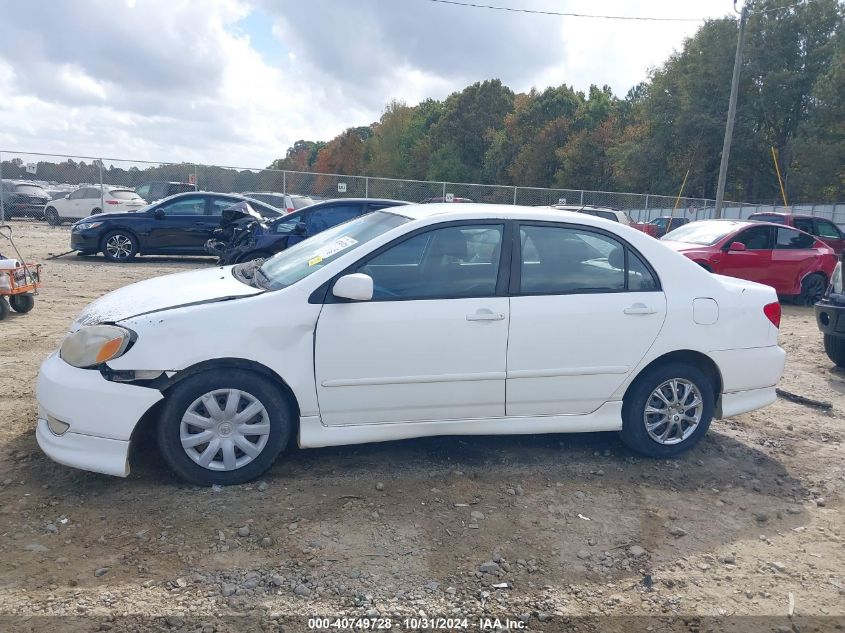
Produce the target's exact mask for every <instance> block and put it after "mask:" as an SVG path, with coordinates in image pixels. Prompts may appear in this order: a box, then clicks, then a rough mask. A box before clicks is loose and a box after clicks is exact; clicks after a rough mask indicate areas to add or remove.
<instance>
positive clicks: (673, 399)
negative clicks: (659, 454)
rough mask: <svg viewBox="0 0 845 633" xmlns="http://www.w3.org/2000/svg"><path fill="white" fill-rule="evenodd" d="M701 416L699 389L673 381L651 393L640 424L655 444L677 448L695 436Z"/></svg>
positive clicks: (691, 384) (676, 379)
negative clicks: (676, 446)
mask: <svg viewBox="0 0 845 633" xmlns="http://www.w3.org/2000/svg"><path fill="white" fill-rule="evenodd" d="M703 412H704V402H703V401H702V399H701V392H700V391H699V390H698V387H696V386H695V385H694V384H693V383H691V382H690V381H689V380H684V379H683V378H673V379H672V380H667V381H666V382H664V383H662V384H661V385H660V386H658V387H657V389H655V390H654V391H652V392H651V396H649V398H648V400H647V401H646V405H645V411H644V412H643V422H644V423H645V428H646V431H647V432H648V434H649V436H650V437H651V439H653V440H654V441H655V442H657V443H658V444H667V445H670V444H680V443H681V442H683V441H684V440H685V439H687V438H688V437H689V436H690V435H692V434H693V433H694V432H695V429H696V428H697V427H698V423H699V422H701V414H702V413H703Z"/></svg>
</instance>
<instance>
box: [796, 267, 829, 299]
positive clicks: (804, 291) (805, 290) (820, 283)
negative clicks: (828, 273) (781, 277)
mask: <svg viewBox="0 0 845 633" xmlns="http://www.w3.org/2000/svg"><path fill="white" fill-rule="evenodd" d="M826 287H827V280H826V279H825V277H824V275H822V274H821V273H813V274H812V275H807V276H806V277H804V280H803V281H802V282H801V294H800V295H798V302H799V303H800V304H801V305H805V306H811V305H815V303H816V302H817V301H819V300H821V298H822V297H823V296H824V291H825V288H826Z"/></svg>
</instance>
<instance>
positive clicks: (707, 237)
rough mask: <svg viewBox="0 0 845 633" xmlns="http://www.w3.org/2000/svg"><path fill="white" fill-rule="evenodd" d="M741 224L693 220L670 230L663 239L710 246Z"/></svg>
mask: <svg viewBox="0 0 845 633" xmlns="http://www.w3.org/2000/svg"><path fill="white" fill-rule="evenodd" d="M740 226H741V223H739V222H723V221H721V220H716V221H715V222H691V223H689V224H685V225H684V226H681V227H678V228H677V229H675V230H674V231H669V232H668V233H667V234H666V235H664V236H663V237H662V238H660V239H662V240H666V241H670V242H685V243H687V244H701V245H702V246H710V245H712V244H715V243H716V242H718V241H719V240H720V239H722V238H723V237H725V236H726V235H727V234H728V233H733V232H734V231H736V230H737V229H738V228H739V227H740Z"/></svg>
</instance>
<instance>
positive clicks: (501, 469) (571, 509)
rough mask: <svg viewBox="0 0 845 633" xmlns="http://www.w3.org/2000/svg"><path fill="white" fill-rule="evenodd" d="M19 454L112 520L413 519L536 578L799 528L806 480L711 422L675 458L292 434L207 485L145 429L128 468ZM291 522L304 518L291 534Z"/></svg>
mask: <svg viewBox="0 0 845 633" xmlns="http://www.w3.org/2000/svg"><path fill="white" fill-rule="evenodd" d="M21 454H23V455H26V456H27V457H26V458H25V460H24V462H23V463H18V464H17V465H16V467H15V471H16V474H15V477H16V478H25V479H26V481H27V486H26V489H27V492H28V493H29V494H31V495H32V496H33V497H34V499H33V500H34V501H36V502H37V501H39V499H38V497H39V496H40V497H44V498H47V495H49V498H52V499H61V500H63V501H67V502H68V503H73V502H74V500H79V499H83V500H84V502H85V504H86V507H88V508H89V510H91V509H96V510H97V511H98V512H102V514H103V515H104V516H105V515H109V516H111V515H114V516H115V517H116V518H115V520H120V519H119V517H120V516H121V513H122V514H123V516H124V517H125V515H126V513H129V514H131V515H132V516H137V517H138V522H140V523H144V524H145V525H146V524H148V523H151V524H153V525H156V524H158V523H161V524H166V525H173V524H179V523H184V522H188V523H190V524H191V525H192V527H191V529H192V530H194V529H196V530H199V532H200V533H203V534H204V533H206V532H208V533H211V530H213V529H219V526H220V525H235V526H237V525H242V524H243V522H245V521H249V522H250V523H251V524H252V526H253V531H254V532H255V533H256V534H266V535H271V536H272V538H273V540H274V543H276V545H277V546H278V547H279V548H281V550H282V552H284V549H285V548H287V547H290V548H293V549H295V548H297V547H300V546H301V543H302V540H303V539H304V538H306V536H307V535H313V537H315V538H320V535H321V534H326V533H338V534H344V535H345V536H344V538H346V539H349V540H350V541H355V540H356V539H357V540H359V541H362V542H363V541H367V542H368V545H367V546H366V547H367V548H368V549H367V551H372V548H374V547H378V548H382V549H384V550H385V551H386V552H387V553H388V554H390V553H391V552H392V548H399V547H402V548H405V550H407V547H408V543H406V542H405V543H403V540H402V537H401V536H398V535H403V534H408V533H412V534H413V536H412V537H409V538H411V541H412V542H413V546H414V547H418V546H419V545H420V543H434V544H439V545H441V546H439V547H438V546H431V548H430V551H429V553H428V554H427V558H425V560H426V561H427V562H426V564H427V565H429V566H431V568H432V569H440V570H443V569H454V571H455V573H463V572H462V571H461V570H462V569H463V567H462V565H464V563H462V560H463V559H465V556H464V555H463V554H462V555H461V556H457V555H456V552H457V551H458V550H460V551H461V552H463V550H462V549H461V548H467V547H468V544H469V543H471V544H472V547H473V549H474V550H477V551H478V552H479V553H478V554H476V556H479V557H484V556H487V557H489V555H490V554H489V552H492V551H503V554H504V555H506V556H507V557H508V558H509V559H510V560H515V559H518V558H522V559H534V558H536V559H538V560H540V564H539V565H538V570H539V571H538V573H537V576H536V580H537V581H541V580H543V579H544V581H545V582H561V581H568V582H572V581H577V580H578V579H581V580H583V579H584V578H587V577H594V578H608V577H615V578H619V579H624V578H629V579H631V580H630V582H635V583H636V582H640V579H641V578H642V574H643V573H647V571H648V570H649V569H651V568H652V567H653V566H657V565H659V564H661V563H668V562H672V561H678V560H680V561H683V560H685V559H686V558H687V557H689V556H693V555H697V554H705V555H706V556H707V557H709V558H708V560H709V563H710V564H713V565H718V564H719V561H717V559H716V557H717V556H721V554H720V553H724V552H728V553H730V552H741V551H742V550H741V545H740V543H741V542H742V541H748V540H757V539H765V538H767V537H766V536H765V534H766V533H767V532H772V533H774V532H783V531H786V530H790V529H794V528H799V529H801V528H800V527H799V526H801V525H804V524H806V523H807V521H808V515H807V512H806V510H805V509H804V508H803V503H804V501H805V500H806V499H807V498H809V492H808V490H807V488H805V485H804V483H803V482H802V481H801V480H799V479H797V478H795V477H794V476H793V475H792V474H791V473H790V472H789V471H788V470H787V469H786V467H785V466H784V465H783V464H782V463H780V462H779V461H778V460H777V459H775V458H774V457H772V456H770V455H767V454H766V453H764V452H763V451H761V450H759V449H757V448H755V447H753V446H750V445H748V444H745V443H743V442H741V441H738V440H736V439H735V438H733V437H731V436H729V435H726V434H723V433H719V432H718V431H711V432H710V433H709V434H708V435H707V436H706V437H705V438H704V440H703V441H702V442H701V443H700V444H699V445H698V446H697V447H695V448H694V449H692V450H690V451H689V452H687V453H684V454H682V455H680V456H678V457H676V458H673V459H647V458H642V457H640V456H638V455H635V454H634V453H632V452H631V451H630V450H629V449H627V448H626V447H625V446H624V445H623V444H622V443H621V442H620V441H619V439H618V436H617V435H616V434H614V433H584V434H570V435H560V434H557V435H555V434H551V435H521V436H448V437H433V438H421V439H413V440H403V441H396V442H385V443H378V444H365V445H356V446H344V447H332V448H321V449H307V450H303V449H298V448H295V447H294V448H289V449H288V450H286V451H285V452H284V453H283V454H282V455H281V456H280V458H279V460H278V462H277V463H276V464H275V465H274V466H273V468H271V470H270V471H269V472H268V473H266V474H265V476H264V477H262V480H263V481H264V482H267V486H266V491H265V492H261V490H262V489H261V488H259V487H258V486H257V483H256V482H253V483H250V484H245V485H243V486H232V487H227V488H219V487H215V488H213V489H212V488H210V487H209V488H198V487H195V486H190V485H186V484H184V483H181V482H179V481H177V480H176V479H175V478H174V476H173V475H172V474H171V473H170V471H169V470H168V469H167V468H166V467H165V465H164V463H163V461H162V460H161V458H160V456H159V453H158V450H157V448H156V446H155V442H154V441H153V439H152V438H151V437H149V436H147V437H141V438H139V440H138V442H137V444H136V446H135V450H134V451H133V460H134V461H133V464H132V468H133V471H132V474H131V475H130V477H129V478H128V479H120V478H115V477H108V476H103V475H97V474H93V473H87V472H83V471H78V470H74V469H71V468H66V467H64V466H61V465H58V464H55V463H53V462H51V461H50V460H49V459H48V458H47V457H46V456H44V455H43V454H41V452H40V450H39V449H38V447H37V446H36V445H35V440H34V437H33V435H32V434H31V433H27V434H24V435H20V436H18V437H17V438H15V439H13V440H12V441H11V442H10V443H9V444H8V446H7V455H21ZM2 470H7V469H6V468H0V471H2ZM22 470H23V471H24V472H25V474H23V473H22V472H21V471H22ZM2 476H7V475H2ZM379 482H381V483H382V484H383V485H382V486H377V485H376V484H377V483H379ZM45 486H49V491H45V490H44V489H43V488H44V487H45ZM3 496H4V495H3V490H2V489H0V500H3ZM5 501H9V499H6V500H5ZM60 508H61V506H59V509H60ZM59 509H57V510H56V511H57V512H58V511H59ZM470 510H478V511H480V512H481V513H482V514H483V515H485V519H484V520H483V522H481V523H482V524H481V525H474V526H473V525H470V523H471V521H470V519H469V511H470ZM371 515H372V517H373V518H371ZM124 520H125V518H124ZM290 522H294V523H295V524H296V523H299V524H302V525H303V526H307V527H304V528H303V530H298V529H297V531H296V534H294V533H293V532H289V529H291V530H293V529H295V528H288V526H289V524H290ZM206 523H207V524H208V525H206ZM472 528H475V529H472ZM382 532H384V533H389V534H391V535H393V538H386V537H384V538H383V537H382V536H379V535H380V534H382ZM525 535H527V538H525ZM293 536H296V538H295V539H293ZM449 543H451V545H449ZM632 544H636V545H639V546H640V547H642V548H644V549H645V550H646V552H647V555H646V556H645V558H643V559H642V560H634V559H633V558H632V556H631V555H629V554H628V553H627V551H628V550H627V548H628V546H630V545H632ZM362 547H363V546H362ZM585 549H587V550H588V551H589V553H590V557H589V558H588V559H587V560H583V559H582V557H583V556H584V555H583V551H584V550H585ZM362 551H363V550H362ZM397 551H398V550H397ZM403 551H404V550H403ZM397 555H401V554H397ZM361 556H365V554H363V553H361ZM366 556H371V554H366ZM737 556H739V554H737ZM343 560H344V561H345V562H343V563H337V565H338V566H340V567H350V566H354V565H356V564H359V563H360V564H364V562H366V561H364V562H361V561H359V560H358V559H357V558H356V554H355V553H354V548H353V551H352V552H351V553H350V554H349V557H348V559H346V558H344V559H343ZM370 560H372V559H370ZM599 560H601V561H602V562H601V563H600V562H599ZM607 561H612V564H611V565H610V566H607V564H606V563H607ZM480 562H483V561H481V560H479V561H478V562H476V563H474V564H476V565H477V564H480ZM644 570H645V571H644ZM626 582H628V581H626ZM649 582H650V581H649Z"/></svg>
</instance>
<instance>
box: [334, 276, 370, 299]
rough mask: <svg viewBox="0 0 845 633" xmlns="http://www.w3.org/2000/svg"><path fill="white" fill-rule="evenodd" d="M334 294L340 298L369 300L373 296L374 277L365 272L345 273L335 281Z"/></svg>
mask: <svg viewBox="0 0 845 633" xmlns="http://www.w3.org/2000/svg"><path fill="white" fill-rule="evenodd" d="M332 294H333V295H334V296H335V297H338V298H339V299H352V301H369V300H370V299H372V298H373V278H372V277H370V276H369V275H365V274H364V273H352V274H351V275H344V276H343V277H341V278H340V279H338V280H337V281H336V282H335V284H334V286H333V287H332Z"/></svg>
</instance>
